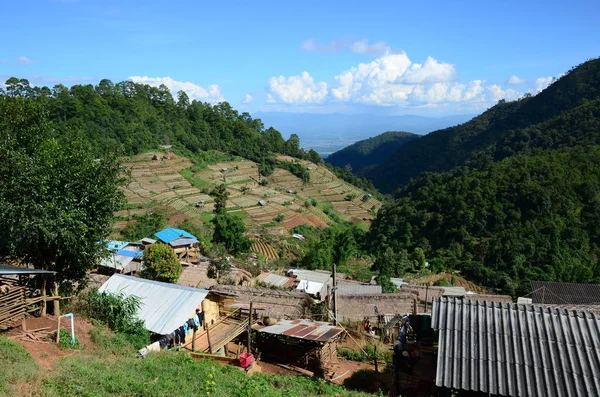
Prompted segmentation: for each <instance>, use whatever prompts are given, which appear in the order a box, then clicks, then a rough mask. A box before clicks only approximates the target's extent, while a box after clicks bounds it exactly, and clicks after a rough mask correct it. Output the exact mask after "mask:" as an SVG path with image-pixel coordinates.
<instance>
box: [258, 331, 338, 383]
mask: <svg viewBox="0 0 600 397" xmlns="http://www.w3.org/2000/svg"><path fill="white" fill-rule="evenodd" d="M253 329H254V330H255V331H257V337H256V346H257V348H258V350H259V351H260V353H261V359H262V360H265V361H267V362H274V363H280V364H287V365H294V366H296V367H299V368H304V369H306V370H308V371H312V372H313V373H314V374H315V375H317V376H326V375H327V373H328V372H329V371H330V370H331V367H332V364H333V363H335V361H336V358H337V342H338V341H339V339H340V337H341V336H342V333H343V331H344V329H343V328H342V327H337V326H333V325H331V324H329V323H325V322H321V321H310V320H280V321H278V322H277V324H275V325H271V326H260V325H257V326H254V327H253Z"/></svg>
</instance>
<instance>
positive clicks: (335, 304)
mask: <svg viewBox="0 0 600 397" xmlns="http://www.w3.org/2000/svg"><path fill="white" fill-rule="evenodd" d="M332 294H333V325H338V321H337V265H336V264H335V263H334V264H333V288H332Z"/></svg>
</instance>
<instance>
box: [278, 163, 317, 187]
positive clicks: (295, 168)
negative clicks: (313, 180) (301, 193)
mask: <svg viewBox="0 0 600 397" xmlns="http://www.w3.org/2000/svg"><path fill="white" fill-rule="evenodd" d="M275 166H276V167H278V168H283V169H284V170H288V171H289V172H290V173H291V174H292V175H295V176H297V177H298V178H300V179H302V182H304V183H307V182H309V181H310V171H309V170H307V169H306V167H304V166H303V165H302V164H300V163H291V162H289V161H278V162H276V163H275Z"/></svg>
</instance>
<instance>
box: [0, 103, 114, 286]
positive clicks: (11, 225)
mask: <svg viewBox="0 0 600 397" xmlns="http://www.w3.org/2000/svg"><path fill="white" fill-rule="evenodd" d="M47 116H48V115H47V111H46V109H45V107H44V105H43V103H42V102H41V101H38V100H27V99H24V98H12V97H7V96H5V97H0V159H2V160H1V161H0V181H2V183H0V257H4V258H7V257H8V258H17V259H19V260H21V261H23V262H25V263H30V264H33V265H34V266H35V267H36V268H38V269H49V270H55V271H57V272H58V274H57V277H58V279H59V281H62V282H65V283H68V282H73V281H80V280H82V279H84V278H85V274H86V270H88V269H90V268H92V267H93V266H94V265H95V264H97V262H98V260H99V258H100V256H101V255H102V253H103V246H102V245H101V244H98V242H99V241H101V240H103V239H104V238H105V237H106V236H107V235H108V233H109V232H110V228H111V225H112V221H113V213H114V212H115V211H117V210H118V209H119V208H120V207H121V205H122V203H123V193H122V191H121V190H120V189H119V187H120V186H121V185H122V184H123V183H124V182H125V179H124V177H123V174H122V171H121V169H120V168H119V162H118V158H117V157H115V156H113V155H107V156H105V157H102V158H100V159H96V158H95V157H94V156H93V155H92V152H91V150H90V147H89V145H88V144H86V143H85V142H84V141H83V140H82V139H81V138H80V137H79V136H77V135H73V134H66V135H63V137H61V138H55V136H54V135H55V134H54V132H53V130H52V128H51V125H50V123H49V122H48V118H47Z"/></svg>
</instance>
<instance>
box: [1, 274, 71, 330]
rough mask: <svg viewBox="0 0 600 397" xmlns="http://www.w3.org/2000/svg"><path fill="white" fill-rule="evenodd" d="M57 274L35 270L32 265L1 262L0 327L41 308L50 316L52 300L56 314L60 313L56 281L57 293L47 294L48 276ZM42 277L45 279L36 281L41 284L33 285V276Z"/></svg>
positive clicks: (55, 291) (56, 291)
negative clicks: (47, 310) (21, 265)
mask: <svg viewBox="0 0 600 397" xmlns="http://www.w3.org/2000/svg"><path fill="white" fill-rule="evenodd" d="M54 274H56V272H53V271H49V270H40V269H32V268H28V267H19V266H8V265H0V329H7V328H9V327H11V326H13V325H15V323H16V322H17V321H20V320H23V319H24V318H25V316H26V315H27V314H29V313H31V312H34V311H38V310H40V306H39V304H41V314H42V315H43V316H45V315H46V308H47V304H48V301H50V300H52V301H54V311H55V313H54V314H55V315H56V314H59V313H58V310H59V305H58V302H59V301H58V299H60V296H59V295H58V286H57V285H56V284H54V287H53V288H52V291H53V295H52V296H51V297H48V296H47V294H46V290H47V287H48V286H49V284H48V283H47V277H48V276H52V275H54ZM34 276H39V277H41V280H39V282H37V283H35V284H37V285H38V286H39V289H37V288H31V284H30V283H29V281H30V279H31V277H34Z"/></svg>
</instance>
